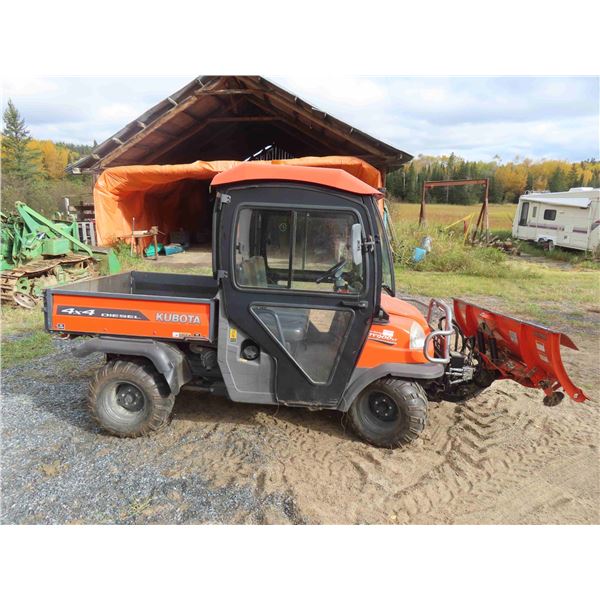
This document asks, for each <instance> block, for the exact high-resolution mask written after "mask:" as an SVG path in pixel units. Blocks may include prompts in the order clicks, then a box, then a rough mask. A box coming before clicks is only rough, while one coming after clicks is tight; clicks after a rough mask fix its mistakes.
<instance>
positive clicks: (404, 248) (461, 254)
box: [394, 224, 510, 277]
mask: <svg viewBox="0 0 600 600" xmlns="http://www.w3.org/2000/svg"><path fill="white" fill-rule="evenodd" d="M394 233H395V236H396V242H395V244H394V258H395V261H396V263H397V264H399V265H401V266H403V267H405V268H409V269H413V270H415V271H437V272H442V273H463V274H465V275H477V276H481V277H508V276H509V275H510V265H509V264H508V261H507V258H506V255H505V254H504V253H503V252H502V251H501V250H498V249H497V248H488V247H480V246H471V245H470V244H468V243H465V242H464V237H463V234H462V232H460V233H459V232H456V231H452V230H447V229H444V228H443V227H419V226H418V225H415V224H401V225H396V226H395V228H394ZM425 236H429V237H430V238H431V252H430V253H428V254H427V256H426V257H425V258H424V259H423V260H422V261H421V262H418V263H415V262H414V261H413V260H412V255H413V252H414V249H415V248H416V247H417V246H420V245H421V242H422V240H423V238H424V237H425Z"/></svg>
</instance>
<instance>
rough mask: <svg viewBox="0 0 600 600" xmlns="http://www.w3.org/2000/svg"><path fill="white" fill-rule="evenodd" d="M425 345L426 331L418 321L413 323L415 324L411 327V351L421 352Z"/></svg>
mask: <svg viewBox="0 0 600 600" xmlns="http://www.w3.org/2000/svg"><path fill="white" fill-rule="evenodd" d="M424 345H425V331H424V330H423V328H422V327H421V326H420V325H419V324H418V323H417V322H416V321H413V324H412V325H411V326H410V349H411V350H420V349H422V348H423V346H424Z"/></svg>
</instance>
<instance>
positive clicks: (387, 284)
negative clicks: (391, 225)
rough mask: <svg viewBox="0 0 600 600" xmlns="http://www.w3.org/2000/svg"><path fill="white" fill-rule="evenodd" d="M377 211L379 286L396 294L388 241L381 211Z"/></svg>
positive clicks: (389, 292)
mask: <svg viewBox="0 0 600 600" xmlns="http://www.w3.org/2000/svg"><path fill="white" fill-rule="evenodd" d="M376 212H377V233H378V234H379V239H380V240H381V261H382V264H381V286H382V287H383V289H384V290H385V291H386V292H387V293H388V294H389V295H390V296H395V295H396V289H395V287H394V273H393V268H392V265H393V261H392V252H391V248H390V243H389V241H388V236H387V233H386V231H385V229H384V226H383V222H382V220H381V213H380V212H379V210H377V211H376Z"/></svg>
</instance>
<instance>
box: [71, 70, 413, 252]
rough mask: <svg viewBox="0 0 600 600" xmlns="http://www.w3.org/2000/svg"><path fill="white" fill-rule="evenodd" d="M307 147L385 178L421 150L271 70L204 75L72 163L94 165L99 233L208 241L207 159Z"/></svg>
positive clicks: (292, 153) (298, 152)
mask: <svg viewBox="0 0 600 600" xmlns="http://www.w3.org/2000/svg"><path fill="white" fill-rule="evenodd" d="M303 157H311V158H310V159H309V162H306V163H304V164H315V165H319V166H335V167H339V168H346V169H347V170H350V171H351V172H352V173H353V174H355V175H357V176H358V177H361V173H362V172H366V171H368V172H369V173H371V172H372V171H373V170H376V171H377V172H378V174H379V177H378V179H377V182H378V183H379V184H380V185H382V186H384V185H385V176H386V174H387V173H388V172H389V171H391V170H394V169H397V168H398V167H399V166H400V165H402V164H404V163H406V162H407V161H409V160H410V159H411V158H412V156H411V155H410V154H408V153H407V152H405V151H403V150H399V149H397V148H394V147H393V146H390V145H389V144H387V143H385V142H383V141H382V140H378V139H376V138H374V137H373V136H371V135H369V134H367V133H365V132H363V131H360V130H359V129H357V128H356V127H353V126H352V125H349V124H347V123H344V122H342V121H340V120H339V119H337V118H335V117H333V116H332V115H330V114H328V113H326V112H324V111H322V110H319V109H318V108H316V107H314V106H312V105H310V104H309V103H308V102H305V101H304V100H302V99H301V98H299V97H298V96H296V95H294V94H293V93H291V92H288V91H286V90H284V89H282V88H281V87H279V86H277V85H275V84H273V83H272V82H270V81H268V80H267V79H265V78H264V77H258V76H205V77H198V78H196V79H194V80H193V81H191V82H190V83H189V84H188V85H186V86H185V87H183V88H182V89H180V90H178V91H177V92H175V93H174V94H171V95H170V96H168V97H167V98H165V99H164V100H162V101H161V102H159V103H158V104H156V105H155V106H153V107H152V108H150V109H149V110H148V111H146V112H145V113H144V114H143V115H140V116H139V117H138V118H137V119H135V120H134V121H132V122H131V123H129V124H127V125H126V126H125V127H123V128H122V129H121V130H120V131H118V132H116V133H115V134H114V135H113V136H111V137H110V138H108V139H107V140H105V141H103V142H102V143H100V144H99V145H98V146H96V147H95V148H94V150H93V152H92V153H91V154H90V155H88V156H85V157H83V158H81V159H80V160H78V161H77V162H75V163H73V164H71V165H69V167H68V171H69V172H70V173H72V174H78V173H91V174H93V175H94V181H95V184H96V185H95V190H94V204H95V210H96V227H97V230H98V231H97V233H98V241H99V242H100V243H105V244H106V243H113V242H114V241H116V239H117V238H121V239H124V238H125V235H126V234H127V233H131V231H132V229H134V228H136V229H137V228H140V227H144V228H146V227H151V226H153V225H156V226H157V227H158V229H159V230H160V231H161V232H162V234H161V235H162V239H163V241H169V240H170V238H173V239H181V238H182V237H183V238H186V239H187V238H189V241H190V243H192V244H206V243H209V242H210V241H211V228H210V213H211V210H210V200H211V196H210V192H209V187H210V181H211V177H210V176H208V175H207V174H206V172H205V170H203V167H204V164H203V163H206V162H210V163H211V165H213V167H211V168H214V170H215V173H216V172H218V171H219V170H222V169H223V168H224V167H225V166H229V165H231V164H234V163H233V162H230V161H251V160H263V161H271V160H284V161H288V160H293V159H299V158H303ZM326 157H328V158H326ZM347 157H352V161H351V162H352V166H347V165H349V163H348V161H347ZM314 159H321V160H314ZM324 159H325V160H324ZM198 161H201V163H198ZM215 161H226V163H223V164H216V166H215ZM194 165H196V167H198V166H199V168H196V167H194ZM200 171H202V175H200V174H199V172H200ZM369 177H370V183H373V176H372V174H370V175H369ZM176 232H177V233H176Z"/></svg>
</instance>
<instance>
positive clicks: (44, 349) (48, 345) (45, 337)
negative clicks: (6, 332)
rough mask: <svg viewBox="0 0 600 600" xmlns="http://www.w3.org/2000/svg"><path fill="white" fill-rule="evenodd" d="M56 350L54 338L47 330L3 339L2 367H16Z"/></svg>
mask: <svg viewBox="0 0 600 600" xmlns="http://www.w3.org/2000/svg"><path fill="white" fill-rule="evenodd" d="M53 350H54V346H53V345H52V338H51V337H50V335H49V334H47V333H46V332H45V331H34V332H32V333H30V334H26V335H25V337H22V338H19V339H15V340H11V339H4V338H3V339H2V355H1V362H2V368H8V367H14V366H15V365H18V364H21V363H24V362H27V361H29V360H32V359H34V358H40V357H41V356H46V355H48V354H51V353H52V351H53Z"/></svg>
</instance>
